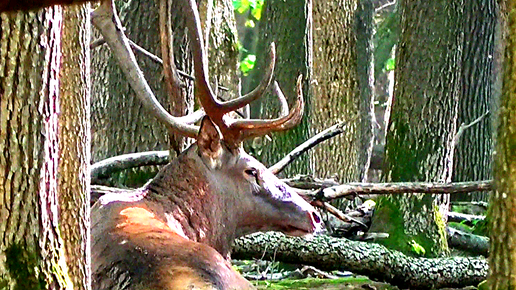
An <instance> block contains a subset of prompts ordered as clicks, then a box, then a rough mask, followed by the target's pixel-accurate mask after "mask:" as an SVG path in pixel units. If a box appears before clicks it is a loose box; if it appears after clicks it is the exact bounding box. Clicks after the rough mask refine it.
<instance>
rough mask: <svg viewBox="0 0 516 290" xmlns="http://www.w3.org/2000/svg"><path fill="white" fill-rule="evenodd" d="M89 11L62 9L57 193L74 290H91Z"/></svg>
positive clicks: (75, 6) (85, 8)
mask: <svg viewBox="0 0 516 290" xmlns="http://www.w3.org/2000/svg"><path fill="white" fill-rule="evenodd" d="M89 8H90V6H89V5H81V6H78V5H74V6H68V7H64V8H63V32H62V34H61V37H62V39H61V41H62V43H63V47H62V50H61V51H62V57H61V72H60V75H59V82H60V85H59V89H60V92H59V93H60V97H59V100H60V106H59V107H60V114H59V170H58V180H57V189H58V191H59V203H60V205H61V222H62V223H61V226H60V230H61V233H62V234H63V236H65V237H66V238H67V240H68V241H69V242H68V243H65V245H64V253H65V255H66V262H67V265H68V270H69V274H70V278H71V280H72V283H73V285H74V289H91V286H90V284H91V273H90V240H89V239H90V230H89V220H90V205H89V203H90V195H89V192H90V172H89V164H90V139H91V135H90V91H91V85H90V46H89V45H90V32H91V24H90V9H89Z"/></svg>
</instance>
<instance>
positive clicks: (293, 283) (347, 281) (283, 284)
mask: <svg viewBox="0 0 516 290" xmlns="http://www.w3.org/2000/svg"><path fill="white" fill-rule="evenodd" d="M252 283H253V284H254V285H255V286H256V287H257V288H258V289H283V290H286V289H296V290H308V289H311V290H314V289H324V290H336V289H339V290H342V289H378V290H387V289H398V288H397V287H393V286H390V285H388V284H386V283H378V282H374V281H372V280H370V279H368V278H367V277H361V276H358V277H355V276H352V277H345V278H338V279H317V278H305V279H299V280H292V279H283V280H279V281H253V282H252Z"/></svg>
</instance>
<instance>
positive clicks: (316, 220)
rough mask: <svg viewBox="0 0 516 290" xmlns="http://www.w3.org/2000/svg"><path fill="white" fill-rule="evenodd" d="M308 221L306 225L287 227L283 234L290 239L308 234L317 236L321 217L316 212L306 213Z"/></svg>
mask: <svg viewBox="0 0 516 290" xmlns="http://www.w3.org/2000/svg"><path fill="white" fill-rule="evenodd" d="M307 215H308V218H309V221H310V222H307V223H300V224H299V225H292V224H290V225H287V226H286V227H285V228H284V230H283V232H284V233H285V234H286V235H289V236H292V237H301V236H306V235H309V234H317V233H318V232H319V231H321V230H322V228H321V223H322V221H321V217H320V216H319V215H318V214H317V213H316V212H308V213H307Z"/></svg>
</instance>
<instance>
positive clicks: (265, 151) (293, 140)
mask: <svg viewBox="0 0 516 290" xmlns="http://www.w3.org/2000/svg"><path fill="white" fill-rule="evenodd" d="M262 13H263V14H262V18H261V20H260V27H259V31H260V36H259V39H258V44H257V49H256V51H257V52H258V54H257V56H256V58H257V60H256V66H255V68H254V69H253V72H252V73H251V80H250V82H249V86H248V88H246V90H247V91H251V90H252V89H253V88H254V87H256V86H257V85H258V83H259V82H260V80H261V79H262V76H263V73H264V68H265V67H266V66H267V64H268V62H269V52H268V50H269V49H268V48H269V45H270V43H271V42H274V43H275V44H276V55H277V57H276V58H277V61H276V69H275V72H274V75H275V79H276V81H277V82H278V83H279V85H280V87H281V89H282V91H283V93H284V94H285V97H286V98H287V101H288V103H289V105H290V106H292V105H293V104H294V100H295V99H296V79H297V77H298V76H299V75H300V74H301V75H303V96H304V99H305V111H304V112H305V113H304V117H303V120H302V121H301V124H299V125H298V126H297V127H296V128H295V129H293V130H289V131H288V132H282V133H279V134H272V141H269V139H267V138H261V139H255V140H254V142H253V144H252V145H251V150H250V152H251V153H254V154H255V155H258V156H259V158H258V159H260V161H262V162H263V163H264V164H268V165H273V164H274V163H276V162H277V161H279V160H280V159H281V158H282V157H283V156H284V155H286V154H287V153H288V152H290V151H291V150H292V149H294V148H295V147H296V146H297V145H299V144H301V143H302V142H303V141H305V140H306V139H308V137H309V133H310V132H309V130H310V123H311V122H310V114H311V111H310V106H311V96H312V93H311V84H310V83H311V82H310V80H311V76H312V71H311V66H312V1H311V0H307V1H280V0H270V1H265V4H264V8H263V12H262ZM279 110H280V106H279V102H278V101H277V98H276V96H270V95H268V96H264V97H262V98H261V99H260V100H258V101H256V102H254V104H251V117H253V118H276V117H277V116H278V114H279ZM260 143H261V144H260ZM311 168H312V166H311V163H310V160H309V158H308V155H304V156H301V157H300V158H299V159H298V160H297V161H296V162H294V163H293V164H292V165H291V166H290V167H288V168H286V170H285V171H284V172H285V175H290V174H301V173H305V174H306V173H309V172H311V171H312V170H311Z"/></svg>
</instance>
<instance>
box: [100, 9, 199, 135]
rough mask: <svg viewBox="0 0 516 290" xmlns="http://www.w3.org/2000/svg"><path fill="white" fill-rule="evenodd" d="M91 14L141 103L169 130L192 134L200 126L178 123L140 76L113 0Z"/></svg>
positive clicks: (195, 133)
mask: <svg viewBox="0 0 516 290" xmlns="http://www.w3.org/2000/svg"><path fill="white" fill-rule="evenodd" d="M91 18H92V19H91V20H92V23H93V25H94V26H95V27H97V29H98V30H99V31H100V33H101V34H102V36H103V38H104V40H105V41H106V43H107V44H108V45H109V47H110V48H111V51H112V53H113V55H114V56H115V59H116V60H117V61H118V63H119V65H120V68H121V69H122V71H123V72H124V75H125V77H126V78H127V79H128V81H129V84H130V85H131V87H132V88H133V90H134V91H135V93H136V96H137V97H138V99H140V101H141V102H142V104H143V105H144V107H146V108H147V109H148V110H149V111H150V112H151V113H152V114H153V115H154V116H155V117H156V118H157V119H158V120H159V121H161V122H162V123H163V124H165V125H166V126H168V127H169V128H170V129H171V130H172V131H174V132H177V133H178V134H181V135H183V136H186V137H191V138H195V137H196V136H197V132H198V131H199V128H198V127H197V126H192V125H188V124H185V123H181V122H180V120H179V119H178V118H176V117H174V116H172V115H170V114H169V113H168V112H167V111H166V110H165V109H164V108H163V107H162V106H161V104H160V103H159V102H158V100H157V99H156V97H155V96H154V94H153V93H152V90H151V88H150V86H149V84H148V83H147V81H146V80H145V78H144V77H143V73H142V71H141V70H140V68H139V67H138V64H137V63H136V58H135V56H134V54H133V52H132V50H131V48H130V46H129V42H128V40H127V37H126V36H125V34H124V32H123V29H122V25H121V24H120V19H118V16H117V15H116V11H115V8H114V3H113V1H112V0H103V1H102V2H101V5H100V6H99V7H98V8H97V9H96V10H95V11H93V12H92V17H91Z"/></svg>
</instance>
